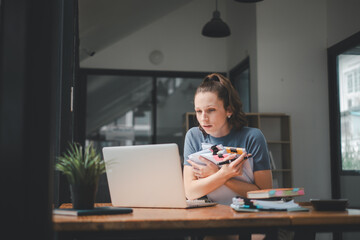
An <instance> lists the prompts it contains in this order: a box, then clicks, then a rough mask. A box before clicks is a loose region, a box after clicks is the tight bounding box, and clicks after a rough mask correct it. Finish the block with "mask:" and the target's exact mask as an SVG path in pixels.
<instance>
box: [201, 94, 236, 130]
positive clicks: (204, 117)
mask: <svg viewBox="0 0 360 240" xmlns="http://www.w3.org/2000/svg"><path fill="white" fill-rule="evenodd" d="M194 103H195V112H196V118H197V120H198V121H199V123H200V126H201V127H202V128H203V129H204V130H205V132H206V133H207V134H210V135H211V136H213V137H223V136H226V135H227V134H228V133H229V132H230V126H229V124H228V122H227V117H228V116H230V115H231V112H229V111H227V110H225V109H224V103H223V101H222V100H220V99H219V98H218V96H217V94H216V93H212V92H200V93H197V94H196V95H195V99H194Z"/></svg>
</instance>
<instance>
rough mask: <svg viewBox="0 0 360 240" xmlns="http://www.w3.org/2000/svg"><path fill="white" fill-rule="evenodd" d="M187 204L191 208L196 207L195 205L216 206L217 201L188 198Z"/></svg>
mask: <svg viewBox="0 0 360 240" xmlns="http://www.w3.org/2000/svg"><path fill="white" fill-rule="evenodd" d="M186 204H187V206H188V207H189V208H194V207H206V206H214V205H216V204H217V203H216V202H213V201H210V200H203V199H195V200H186Z"/></svg>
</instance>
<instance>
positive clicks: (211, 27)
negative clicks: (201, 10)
mask: <svg viewBox="0 0 360 240" xmlns="http://www.w3.org/2000/svg"><path fill="white" fill-rule="evenodd" d="M202 35H204V36H206V37H214V38H220V37H227V36H229V35H230V28H229V26H228V25H227V24H226V23H225V22H224V21H223V20H221V18H220V12H219V11H218V10H216V11H214V13H213V18H212V19H211V20H210V21H209V22H208V23H206V24H205V26H204V27H203V29H202Z"/></svg>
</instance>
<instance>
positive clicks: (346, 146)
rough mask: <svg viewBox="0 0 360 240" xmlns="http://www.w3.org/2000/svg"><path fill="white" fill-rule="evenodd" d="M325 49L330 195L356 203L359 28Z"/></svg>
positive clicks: (359, 138)
mask: <svg viewBox="0 0 360 240" xmlns="http://www.w3.org/2000/svg"><path fill="white" fill-rule="evenodd" d="M327 53H328V71H329V74H328V75H329V113H330V116H329V121H330V131H329V133H330V156H331V187H332V197H333V198H347V199H349V200H351V201H349V202H350V204H351V206H352V207H359V206H360V198H359V196H358V195H357V194H355V193H353V191H352V190H351V189H354V188H356V184H357V182H358V181H359V178H360V93H359V90H360V89H359V88H360V86H359V82H360V79H359V78H360V32H359V33H356V34H354V35H353V36H351V37H349V38H347V39H345V40H343V41H341V42H339V43H338V44H335V45H334V46H332V47H330V48H329V49H328V51H327Z"/></svg>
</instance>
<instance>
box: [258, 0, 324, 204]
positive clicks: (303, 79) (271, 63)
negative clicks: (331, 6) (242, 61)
mask: <svg viewBox="0 0 360 240" xmlns="http://www.w3.org/2000/svg"><path fill="white" fill-rule="evenodd" d="M256 16H257V18H256V21H257V51H258V58H257V61H258V62H257V70H258V93H259V95H258V99H259V111H260V112H284V113H287V114H289V115H290V116H291V132H292V156H293V184H294V186H297V187H304V188H305V193H306V195H305V196H304V197H301V198H300V199H299V200H309V198H329V197H331V188H330V154H329V150H330V147H329V110H328V88H327V86H328V84H327V66H326V61H327V60H326V0H317V1H312V0H305V1H297V0H272V1H264V2H261V4H258V5H257V15H256Z"/></svg>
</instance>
